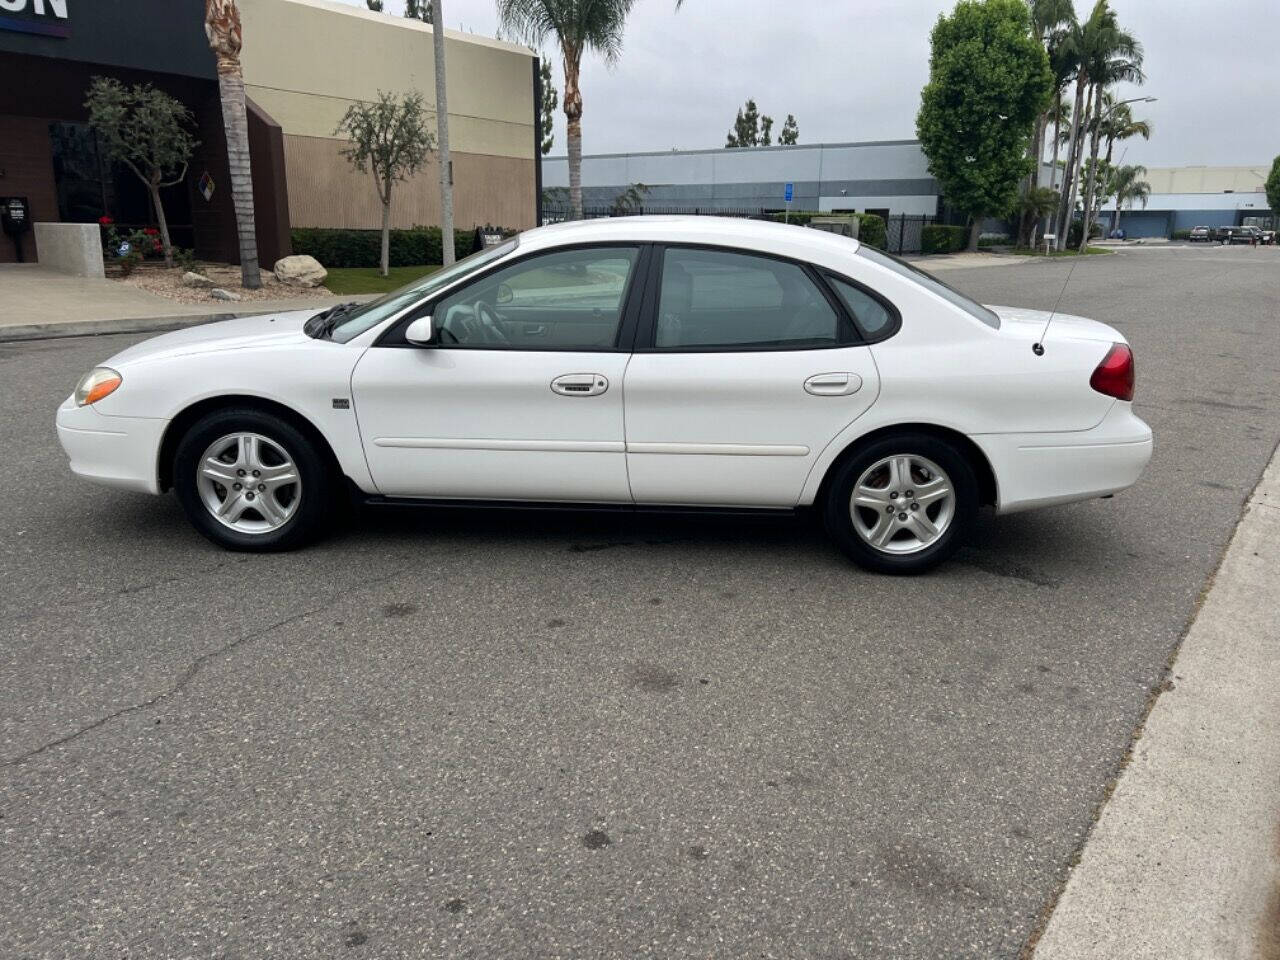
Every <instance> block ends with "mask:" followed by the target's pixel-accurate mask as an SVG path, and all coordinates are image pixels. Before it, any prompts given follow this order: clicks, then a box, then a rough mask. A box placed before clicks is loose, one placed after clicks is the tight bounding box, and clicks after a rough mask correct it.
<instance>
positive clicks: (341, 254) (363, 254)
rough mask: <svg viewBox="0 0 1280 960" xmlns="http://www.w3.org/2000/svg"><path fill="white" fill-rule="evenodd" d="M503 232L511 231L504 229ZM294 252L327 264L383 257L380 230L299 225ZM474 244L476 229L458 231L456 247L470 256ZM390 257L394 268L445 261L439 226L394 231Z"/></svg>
mask: <svg viewBox="0 0 1280 960" xmlns="http://www.w3.org/2000/svg"><path fill="white" fill-rule="evenodd" d="M503 232H504V233H507V232H509V231H506V230H504V231H503ZM290 237H291V239H292V241H293V252H294V253H296V254H308V255H310V256H313V257H315V258H316V259H317V260H319V261H320V263H321V264H322V265H323V266H326V267H376V266H378V265H379V264H380V262H381V258H382V231H381V230H341V229H332V228H328V227H297V228H295V229H293V230H292V231H290ZM474 246H475V230H474V229H472V230H458V231H455V233H454V235H453V249H454V251H455V253H456V255H457V257H458V259H461V258H462V257H465V256H467V255H468V254H469V253H471V251H472V249H474ZM387 253H388V260H389V261H390V266H393V267H416V266H419V265H421V264H430V263H442V262H443V261H444V257H443V256H442V248H441V244H440V228H439V227H414V228H412V229H410V230H392V231H391V236H390V238H389V243H388V251H387Z"/></svg>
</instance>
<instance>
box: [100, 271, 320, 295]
mask: <svg viewBox="0 0 1280 960" xmlns="http://www.w3.org/2000/svg"><path fill="white" fill-rule="evenodd" d="M185 272H186V271H184V270H183V269H182V268H181V267H175V268H173V269H172V270H170V269H168V268H166V267H164V266H162V265H156V264H143V265H142V266H140V267H138V269H137V270H135V271H134V272H133V273H132V274H130V275H129V276H127V277H119V276H117V277H114V278H113V279H115V280H116V281H117V282H118V283H127V284H129V285H130V286H133V287H138V288H139V289H142V290H146V291H147V292H148V293H154V294H156V295H157V296H160V297H164V298H165V299H167V300H176V301H177V302H179V303H212V302H215V301H214V298H213V296H212V295H211V294H210V292H209V291H210V289H212V288H204V287H188V286H186V285H185V284H184V283H183V282H182V275H183V274H184V273H185ZM196 272H197V273H200V274H202V275H203V276H206V277H208V278H209V279H210V280H212V281H213V286H214V287H218V288H221V289H223V290H229V291H231V292H232V293H238V294H239V295H240V299H241V300H244V301H250V300H295V299H304V298H314V299H317V300H319V299H324V298H326V297H332V296H333V294H332V293H330V292H329V291H328V290H326V289H325V288H324V287H313V288H306V287H291V286H286V285H285V284H283V283H281V282H280V281H279V280H277V279H276V278H275V274H273V273H272V272H271V271H270V270H265V269H264V270H263V271H262V287H261V288H259V289H257V290H246V289H245V288H244V287H242V286H240V268H239V267H238V266H232V265H231V264H225V263H205V264H201V265H200V268H199V270H197V271H196Z"/></svg>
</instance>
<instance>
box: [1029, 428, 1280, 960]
mask: <svg viewBox="0 0 1280 960" xmlns="http://www.w3.org/2000/svg"><path fill="white" fill-rule="evenodd" d="M1278 573H1280V453H1278V454H1277V455H1276V456H1273V458H1272V461H1271V464H1270V465H1269V466H1268V468H1267V470H1266V472H1265V473H1264V475H1263V477H1262V480H1261V481H1260V482H1259V484H1258V486H1257V488H1256V489H1255V490H1254V491H1253V494H1252V495H1251V496H1250V497H1249V499H1248V501H1247V502H1246V504H1245V508H1244V513H1243V515H1242V517H1241V520H1240V523H1239V525H1238V526H1237V527H1236V531H1235V534H1234V536H1233V537H1232V540H1231V543H1230V545H1229V546H1228V547H1227V551H1226V554H1225V555H1224V557H1223V560H1222V565H1221V566H1220V567H1219V569H1218V572H1217V573H1216V575H1215V577H1214V579H1213V581H1212V583H1211V586H1210V588H1209V590H1208V593H1207V594H1206V595H1205V597H1204V602H1203V605H1202V606H1201V608H1200V611H1199V613H1198V615H1197V616H1196V619H1195V621H1194V622H1193V623H1192V625H1191V627H1190V628H1189V630H1188V631H1187V636H1186V639H1185V640H1184V641H1183V643H1182V645H1181V647H1180V649H1179V650H1178V653H1177V657H1176V659H1175V660H1174V661H1173V664H1172V667H1171V670H1170V675H1169V678H1168V680H1167V681H1166V683H1165V685H1164V686H1163V687H1162V691H1163V692H1162V693H1161V694H1160V696H1159V699H1157V700H1156V702H1155V705H1154V706H1153V707H1152V709H1151V713H1150V715H1149V716H1148V718H1147V720H1146V723H1145V724H1144V726H1143V728H1142V731H1141V733H1140V735H1139V737H1138V739H1137V740H1136V741H1135V742H1134V744H1133V747H1132V757H1131V759H1130V761H1129V764H1128V766H1127V767H1126V768H1125V770H1124V772H1123V773H1122V774H1121V776H1120V778H1119V780H1118V781H1117V782H1116V785H1115V790H1114V792H1113V794H1112V795H1111V798H1110V800H1109V801H1108V802H1107V803H1106V805H1105V806H1104V807H1103V808H1102V811H1101V814H1100V816H1099V818H1098V822H1097V825H1096V826H1095V827H1094V829H1093V831H1092V833H1091V834H1090V836H1089V839H1088V840H1087V842H1086V843H1085V845H1084V849H1083V851H1082V853H1081V856H1080V861H1079V864H1078V865H1077V866H1076V867H1075V869H1074V870H1073V871H1072V873H1071V876H1070V877H1069V879H1068V880H1067V884H1066V888H1065V889H1064V890H1063V893H1062V896H1061V897H1060V898H1059V900H1058V903H1057V905H1056V907H1055V909H1054V911H1053V913H1052V915H1051V916H1050V918H1049V921H1048V924H1047V926H1046V927H1045V930H1044V934H1043V936H1042V937H1041V938H1040V941H1039V943H1038V944H1037V946H1036V949H1035V953H1034V955H1033V956H1034V958H1035V960H1104V958H1105V960H1113V958H1116V957H1125V958H1126V960H1157V958H1159V960H1167V958H1174V957H1176V958H1179V960H1275V958H1280V835H1278V833H1277V829H1278V827H1280V772H1278V771H1280V576H1277V574H1278Z"/></svg>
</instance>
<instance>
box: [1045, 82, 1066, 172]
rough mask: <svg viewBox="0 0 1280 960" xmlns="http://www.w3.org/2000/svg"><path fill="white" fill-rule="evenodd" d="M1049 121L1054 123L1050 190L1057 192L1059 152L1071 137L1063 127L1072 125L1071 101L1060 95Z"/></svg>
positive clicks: (1050, 111)
mask: <svg viewBox="0 0 1280 960" xmlns="http://www.w3.org/2000/svg"><path fill="white" fill-rule="evenodd" d="M1059 89H1061V88H1059ZM1049 119H1050V120H1052V121H1053V169H1052V171H1051V172H1050V174H1049V188H1050V189H1051V190H1056V189H1058V151H1059V149H1060V148H1061V147H1062V145H1063V144H1065V143H1066V142H1067V138H1068V137H1069V136H1070V134H1069V132H1067V131H1064V130H1063V129H1062V125H1063V124H1067V125H1070V124H1071V101H1070V100H1068V99H1067V98H1066V97H1064V96H1061V95H1059V97H1058V102H1057V103H1056V104H1054V105H1053V106H1051V107H1049Z"/></svg>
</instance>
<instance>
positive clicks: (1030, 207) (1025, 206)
mask: <svg viewBox="0 0 1280 960" xmlns="http://www.w3.org/2000/svg"><path fill="white" fill-rule="evenodd" d="M1015 209H1016V211H1017V214H1018V236H1019V238H1024V237H1025V238H1026V245H1027V246H1034V245H1035V239H1036V238H1035V226H1036V222H1037V221H1039V220H1040V218H1041V217H1047V216H1048V215H1049V214H1051V213H1053V211H1055V210H1057V209H1058V191H1057V190H1051V189H1049V188H1048V187H1031V188H1030V189H1027V190H1023V191H1022V194H1021V195H1020V196H1019V197H1018V205H1017V207H1016V208H1015Z"/></svg>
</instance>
